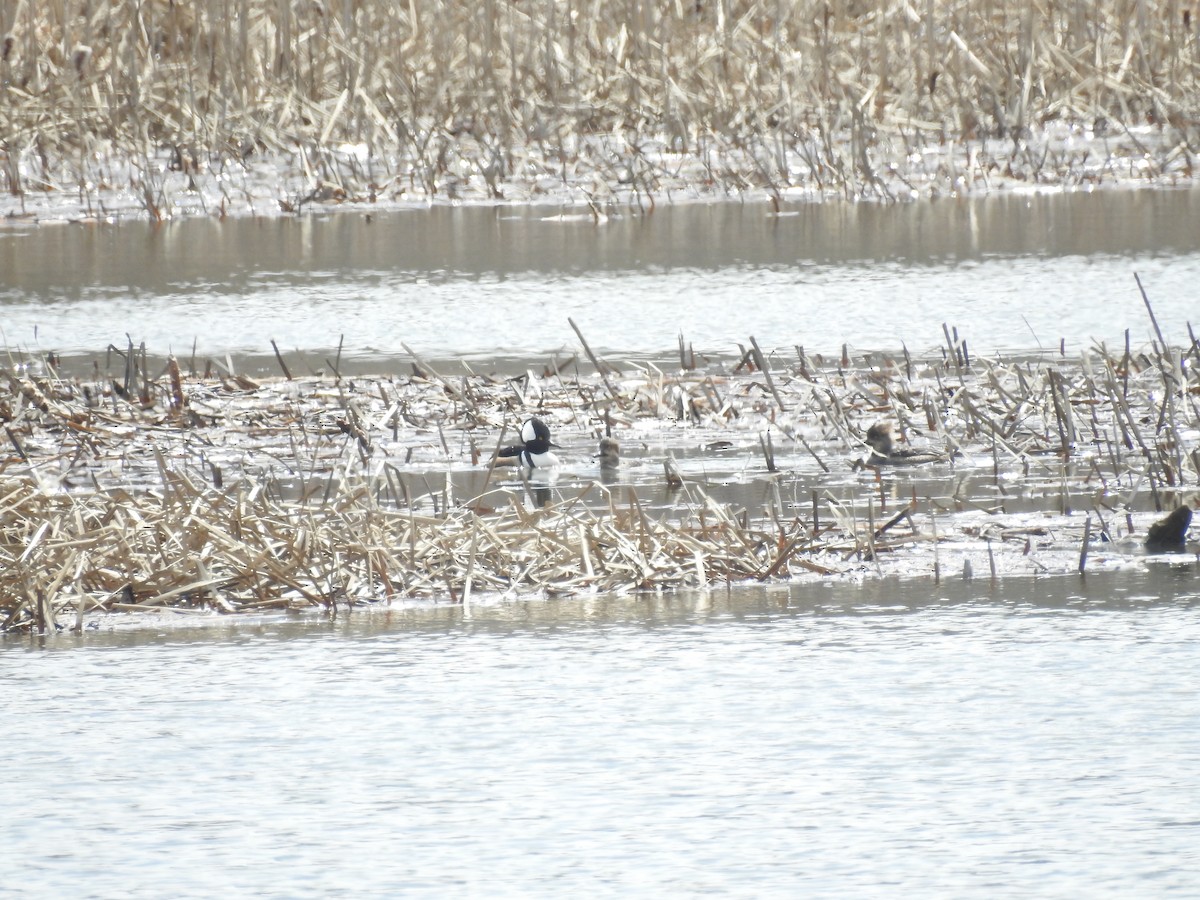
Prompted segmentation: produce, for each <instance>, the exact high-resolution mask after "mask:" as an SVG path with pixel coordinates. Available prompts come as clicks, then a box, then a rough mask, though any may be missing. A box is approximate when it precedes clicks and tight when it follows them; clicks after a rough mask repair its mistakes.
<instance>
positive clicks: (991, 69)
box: [0, 0, 1200, 207]
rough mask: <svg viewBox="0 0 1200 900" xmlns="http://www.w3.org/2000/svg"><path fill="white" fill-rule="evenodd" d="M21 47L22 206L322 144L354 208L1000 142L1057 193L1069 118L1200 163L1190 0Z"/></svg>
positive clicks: (857, 4)
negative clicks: (1027, 141)
mask: <svg viewBox="0 0 1200 900" xmlns="http://www.w3.org/2000/svg"><path fill="white" fill-rule="evenodd" d="M0 34H2V35H3V37H2V38H0V40H2V42H3V43H2V45H0V108H2V109H3V115H0V155H2V159H0V161H2V162H6V163H7V164H6V165H0V186H2V187H3V188H4V189H5V190H7V191H9V192H14V193H15V192H23V191H34V190H37V189H39V188H47V187H51V186H53V187H56V188H57V187H61V186H62V183H63V182H64V181H69V180H70V177H71V176H72V175H73V176H74V177H75V178H76V179H78V180H79V181H81V182H87V183H88V184H92V183H95V182H96V181H97V179H101V180H102V179H103V178H104V177H105V175H106V174H107V175H113V172H112V171H111V167H108V168H106V167H105V165H104V161H105V160H106V159H111V158H112V157H113V156H114V155H115V156H118V157H127V158H132V159H134V160H137V159H139V158H140V159H143V160H145V161H147V163H146V165H147V167H148V165H149V163H148V160H149V159H150V154H152V153H153V152H155V151H157V150H161V149H162V148H168V149H169V151H170V153H171V154H172V159H171V162H172V164H173V165H174V166H175V167H176V168H177V169H179V170H181V171H183V172H185V173H187V174H189V175H190V174H191V173H194V172H199V171H208V170H212V171H224V168H225V167H226V166H228V165H236V164H239V163H241V162H244V161H246V160H248V159H251V158H256V157H260V156H262V155H270V154H295V153H299V154H301V155H302V158H303V162H302V166H303V167H304V169H305V171H306V172H308V173H309V174H311V175H312V176H313V178H314V179H319V180H323V181H324V182H326V183H328V184H329V185H331V187H329V196H331V197H336V192H337V191H339V190H341V191H347V190H353V191H357V192H359V193H361V194H362V195H363V196H364V197H374V196H377V194H378V192H380V191H387V190H395V189H397V188H398V186H399V187H403V188H405V189H407V190H410V191H413V192H420V193H422V194H424V195H429V196H434V195H442V196H445V195H447V194H449V195H454V194H455V193H456V192H457V191H458V190H459V189H460V186H461V185H462V184H464V183H467V182H474V183H476V184H477V185H480V186H481V187H480V190H486V191H487V192H488V193H490V194H491V195H492V196H495V197H499V196H501V195H502V194H503V192H504V190H505V186H506V185H509V184H512V183H514V182H517V183H528V184H534V185H537V184H539V182H554V181H556V180H557V181H565V182H570V183H574V184H577V185H578V186H579V187H580V189H581V190H584V191H586V192H587V193H588V194H589V196H591V195H596V194H599V195H603V194H604V193H605V191H606V190H607V191H613V190H619V189H621V188H625V189H628V190H633V191H635V192H637V193H639V194H646V195H650V196H653V195H654V193H655V192H656V190H657V189H658V188H659V186H660V185H661V184H662V183H663V182H664V181H665V180H668V179H669V178H670V176H672V175H673V174H677V172H676V171H675V170H676V169H678V168H680V167H682V166H683V161H684V160H687V161H688V162H689V163H690V164H691V166H692V167H691V168H689V169H688V172H687V180H690V181H691V182H694V183H703V184H702V185H701V187H702V188H706V189H713V190H722V191H726V192H734V191H740V190H743V189H745V188H749V187H757V188H765V189H767V190H769V191H772V192H775V193H776V194H778V193H779V192H780V191H782V190H783V189H785V188H788V187H792V186H796V185H805V186H809V187H813V188H815V189H818V190H822V189H824V190H836V191H840V192H844V193H847V194H859V195H879V196H891V195H892V193H893V187H894V186H895V185H897V184H898V183H899V182H897V180H896V179H897V178H899V179H900V182H903V181H904V179H905V172H907V171H909V168H908V166H909V164H910V163H911V160H908V157H910V156H911V155H913V154H919V153H922V152H924V151H925V150H926V149H927V148H929V147H930V146H933V147H937V146H945V145H956V144H959V143H961V142H964V141H972V140H979V139H996V140H1004V141H1013V142H1014V145H1015V146H1014V151H1013V153H1012V154H1010V155H1009V156H1008V157H1006V161H1005V162H1004V163H1003V165H1006V166H1008V167H1009V168H1013V167H1015V168H1017V169H1021V170H1023V172H1024V174H1023V177H1025V176H1027V177H1030V178H1038V177H1041V178H1051V177H1054V176H1055V175H1056V174H1057V175H1058V176H1061V175H1062V174H1063V171H1062V170H1064V168H1067V167H1069V164H1070V161H1064V160H1055V159H1054V158H1049V159H1047V158H1045V156H1044V155H1041V154H1038V153H1033V152H1030V154H1029V155H1028V157H1027V158H1022V157H1021V154H1020V152H1019V149H1020V147H1019V145H1020V142H1021V141H1022V140H1023V139H1024V138H1025V137H1027V136H1028V135H1030V134H1031V133H1034V132H1036V131H1038V130H1039V129H1042V128H1044V127H1046V126H1048V125H1051V124H1053V123H1061V122H1067V123H1071V124H1072V125H1073V126H1079V127H1080V128H1082V129H1086V130H1087V133H1088V134H1099V135H1101V136H1103V135H1104V134H1110V135H1114V136H1128V130H1129V129H1131V128H1134V127H1135V126H1136V127H1142V126H1146V125H1152V126H1154V128H1155V130H1156V131H1157V132H1158V133H1159V134H1160V135H1161V136H1162V140H1161V147H1159V145H1158V143H1157V142H1156V144H1155V147H1156V149H1155V152H1154V153H1153V154H1152V156H1153V157H1154V158H1153V159H1152V160H1151V162H1150V168H1151V174H1153V173H1154V172H1155V171H1161V170H1164V169H1166V168H1170V167H1173V171H1179V172H1182V173H1183V174H1184V175H1185V176H1186V177H1191V175H1192V163H1193V157H1194V156H1195V153H1196V150H1197V148H1198V147H1200V79H1198V73H1200V15H1197V14H1196V11H1195V10H1193V9H1192V6H1191V5H1190V4H1189V3H1188V2H1183V0H1157V2H1156V0H1119V2H1115V3H1108V4H1096V3H1091V2H1084V0H1031V2H1028V3H1024V4H1019V5H1017V6H1014V5H1012V4H1008V3H1003V2H998V0H996V2H982V3H979V2H970V3H969V2H965V0H957V2H941V0H938V2H934V0H928V2H921V0H911V2H910V0H899V2H887V3H883V4H868V3H865V2H861V0H833V2H813V0H805V2H796V3H780V2H768V0H760V2H747V0H712V2H710V0H686V2H683V0H675V2H658V3H650V2H645V0H624V2H615V3H614V2H600V0H591V2H583V0H565V2H563V0H533V2H520V3H518V2H512V0H509V2H503V0H500V2H498V0H483V2H480V3H474V4H472V3H450V2H445V0H411V2H409V3H404V4H391V3H383V2H378V0H360V2H350V0H345V2H335V0H330V2H327V3H326V2H321V0H303V2H293V0H207V2H198V3H177V2H171V0H143V2H135V0H99V2H97V0H59V2H54V3H41V2H33V0H16V2H9V3H5V4H2V5H0ZM348 144H349V145H354V148H353V150H354V152H353V153H351V154H349V155H347V154H345V153H342V154H339V153H338V152H337V148H338V147H339V146H341V147H343V149H344V145H348ZM1129 146H1130V147H1131V148H1132V150H1133V151H1137V149H1138V146H1139V139H1137V138H1135V139H1134V140H1133V143H1132V144H1131V145H1129ZM1142 149H1148V148H1145V147H1143V148H1142ZM1039 156H1041V158H1038V157H1039ZM996 166H997V167H999V166H1000V163H997V164H996ZM940 174H943V175H945V176H948V177H953V175H954V171H953V169H947V170H946V171H945V172H944V173H940ZM147 187H148V188H151V189H152V188H153V185H147ZM147 205H148V206H151V207H152V206H153V205H154V198H153V197H149V198H148V200H147Z"/></svg>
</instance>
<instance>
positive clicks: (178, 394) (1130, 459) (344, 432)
mask: <svg viewBox="0 0 1200 900" xmlns="http://www.w3.org/2000/svg"><path fill="white" fill-rule="evenodd" d="M580 338H581V342H582V343H583V347H584V350H585V352H586V353H587V355H588V356H589V357H592V359H593V361H594V362H595V363H596V365H597V367H598V372H597V373H596V374H579V373H578V372H576V373H575V374H570V373H569V372H568V371H566V368H567V367H565V366H556V367H548V368H547V369H546V371H544V372H541V373H535V372H532V371H531V372H528V373H526V375H525V376H523V377H520V378H512V379H506V378H495V377H489V376H481V375H468V376H455V377H450V376H445V375H442V374H439V373H437V372H435V371H433V370H432V369H431V368H430V367H429V366H428V364H427V363H425V362H424V361H421V360H419V359H417V361H416V362H415V364H414V370H415V374H414V375H413V376H412V377H409V378H395V377H389V378H365V377H355V378H353V379H350V378H346V377H333V376H329V377H324V378H317V377H314V378H308V379H298V380H297V379H292V378H291V377H290V373H289V375H288V376H287V377H284V378H279V379H269V380H267V379H261V380H259V381H255V380H253V379H250V378H248V377H246V376H244V375H237V374H233V373H230V372H228V371H220V369H219V367H215V364H210V372H209V373H207V374H196V373H188V374H186V375H185V374H184V373H182V372H180V371H179V367H178V364H177V363H176V362H175V361H174V360H171V362H170V363H169V365H168V366H167V367H166V368H165V369H164V371H162V372H161V373H157V374H156V373H151V372H150V371H149V370H148V369H147V367H146V359H145V354H144V351H143V352H142V353H139V352H137V351H134V350H133V348H132V347H130V348H129V349H128V351H127V352H124V353H122V354H121V356H123V357H124V360H125V363H126V364H125V365H124V366H123V368H122V369H121V371H119V372H117V373H116V374H114V375H111V376H107V377H105V378H93V379H90V380H88V379H78V378H66V377H60V376H58V375H57V374H56V373H55V372H54V371H53V370H52V369H50V370H47V371H46V372H45V373H44V374H36V373H37V371H38V370H37V366H35V365H31V366H24V365H21V366H15V367H12V368H9V369H6V370H3V372H2V373H0V422H3V424H4V427H5V432H6V433H5V437H6V439H7V441H8V443H9V448H10V452H9V454H8V456H7V457H6V458H4V459H0V568H2V569H3V570H4V573H5V577H4V578H3V579H2V580H0V629H4V630H13V629H30V628H47V627H52V626H53V625H54V624H55V623H58V624H63V623H64V622H67V621H70V620H71V619H72V618H74V619H75V621H76V622H77V623H78V622H81V621H82V617H83V616H84V615H85V614H86V613H88V612H91V611H93V610H122V609H142V610H144V609H155V608H161V607H164V606H169V607H173V608H177V609H183V608H205V609H207V608H213V609H217V610H222V611H226V612H234V611H246V610H262V609H280V608H288V609H294V608H306V607H318V608H336V606H337V605H338V604H339V603H359V602H375V601H391V600H394V599H395V600H399V599H405V598H434V599H439V600H445V599H447V598H449V599H452V600H455V601H457V602H466V603H469V602H470V598H471V595H472V593H474V594H475V595H477V596H478V595H479V594H486V595H488V596H492V597H494V596H496V595H506V596H527V595H530V594H535V595H545V594H550V593H568V594H570V593H577V592H582V591H591V590H638V589H663V588H668V589H669V588H673V587H679V586H684V585H708V584H713V583H721V582H728V581H736V580H741V579H762V580H766V579H774V578H795V577H811V578H828V577H832V576H836V575H849V576H851V577H861V576H862V575H863V574H864V573H867V574H868V575H871V574H874V575H879V574H889V573H890V574H908V575H918V576H926V577H928V576H929V575H933V576H934V577H935V578H937V577H941V574H942V573H943V572H946V573H951V572H952V571H953V572H954V573H955V574H957V572H956V571H955V570H957V569H958V568H959V567H960V566H961V568H962V569H963V570H964V574H969V573H970V571H971V569H972V567H973V568H974V570H975V571H978V572H982V571H986V568H985V567H987V566H991V567H992V572H993V577H995V575H996V571H997V557H998V556H1000V555H1002V554H1008V556H1009V557H1011V559H1009V560H1008V561H1007V562H1005V561H1004V560H1001V561H1000V564H999V569H1000V574H1001V575H1004V574H1008V573H1011V572H1015V571H1020V572H1026V573H1027V572H1041V571H1065V570H1070V569H1073V568H1075V567H1076V564H1077V565H1078V567H1079V568H1080V569H1082V568H1083V566H1084V565H1085V562H1086V556H1085V555H1078V554H1079V553H1080V548H1081V547H1082V549H1084V550H1086V548H1087V546H1088V536H1089V535H1091V536H1097V537H1098V536H1105V537H1109V538H1112V539H1118V538H1120V537H1122V535H1124V534H1128V533H1132V532H1133V531H1134V530H1135V529H1134V520H1133V511H1134V510H1135V507H1136V501H1138V499H1139V498H1141V501H1142V503H1143V505H1146V503H1147V502H1148V503H1149V505H1152V506H1153V507H1154V508H1156V509H1163V508H1170V507H1173V506H1174V505H1176V504H1177V503H1178V502H1181V501H1186V500H1187V499H1188V497H1189V492H1194V491H1195V490H1196V486H1197V485H1198V484H1200V474H1198V473H1200V450H1198V449H1197V443H1198V440H1197V438H1198V435H1200V408H1198V404H1197V400H1198V397H1200V379H1198V378H1197V375H1196V372H1197V366H1198V365H1200V344H1198V343H1197V342H1196V341H1195V340H1194V338H1193V340H1192V342H1191V344H1190V345H1187V346H1184V347H1169V346H1168V345H1167V344H1166V343H1165V342H1160V341H1155V342H1153V343H1152V345H1151V346H1150V348H1148V349H1146V350H1143V351H1137V352H1135V351H1132V350H1130V349H1129V347H1128V346H1127V347H1126V348H1124V350H1123V351H1120V352H1115V353H1114V352H1110V351H1109V350H1108V349H1107V348H1104V347H1095V348H1092V349H1091V350H1089V351H1087V352H1085V353H1083V354H1081V355H1080V357H1079V358H1078V359H1069V358H1066V357H1061V356H1060V357H1055V358H1051V359H1048V360H1047V359H1043V360H1040V361H1034V360H1018V359H1011V360H1002V359H989V360H980V359H975V358H972V357H971V355H970V352H969V348H968V346H967V343H966V341H965V340H963V339H961V338H960V337H959V335H958V334H957V332H956V331H954V330H952V329H949V328H947V329H946V346H945V347H944V348H943V351H942V354H941V357H940V358H934V359H927V360H913V359H911V358H910V357H909V356H908V354H907V353H905V354H903V355H896V356H891V357H889V356H886V355H880V354H869V355H858V354H851V353H850V352H849V351H848V349H846V348H844V349H843V352H842V354H841V355H839V356H834V357H832V358H822V357H820V356H814V355H810V354H807V353H806V352H805V351H804V350H803V348H795V356H794V358H793V359H792V361H790V362H785V361H784V360H782V359H781V358H776V357H773V356H772V357H768V356H766V355H764V354H763V352H762V351H761V349H760V348H759V345H758V342H757V341H755V340H754V339H753V338H752V339H751V341H750V343H749V345H748V347H747V348H746V350H745V352H744V353H743V355H742V356H741V358H740V360H738V361H737V364H736V365H734V364H733V361H730V363H729V364H728V365H723V366H714V367H710V368H708V369H705V370H699V369H696V368H694V367H693V360H692V357H691V354H690V353H688V352H685V350H684V345H683V342H682V341H681V353H680V361H681V366H680V368H679V369H678V370H677V371H674V372H670V373H666V372H663V371H661V370H660V369H658V368H656V367H653V366H643V367H640V368H639V367H631V366H626V370H625V371H624V372H619V371H617V370H616V369H615V368H613V367H611V366H609V364H607V363H606V362H605V361H603V360H600V359H596V358H595V357H594V355H593V354H592V353H591V351H590V349H589V348H588V347H587V345H586V342H583V341H582V335H580ZM280 363H281V366H283V367H286V362H285V361H284V360H283V358H282V357H281V358H280ZM213 367H215V368H216V369H217V370H218V371H217V374H216V375H213V374H212V372H211V369H212V368H213ZM285 371H286V369H285ZM532 413H536V414H538V415H540V416H542V417H543V418H545V419H546V420H547V421H549V422H551V423H552V425H553V426H554V427H555V429H556V434H557V435H558V436H559V439H560V440H564V441H566V442H568V443H571V442H574V444H575V445H576V448H577V450H578V449H579V447H580V445H585V446H586V449H583V450H582V452H583V453H590V452H591V451H592V448H594V444H593V443H592V441H593V440H594V437H595V436H596V435H598V434H600V433H601V432H602V430H603V428H604V427H606V426H611V427H614V428H615V431H616V433H617V434H618V436H622V437H626V436H637V438H638V440H639V441H647V442H649V443H651V444H653V443H654V442H655V441H656V440H657V439H659V438H664V439H665V440H666V443H660V444H659V446H664V447H666V448H667V449H666V450H664V451H663V452H662V454H661V455H660V456H657V457H655V458H654V460H652V462H653V463H654V464H655V465H658V464H660V463H661V464H665V466H666V469H667V475H668V476H670V477H671V478H672V479H675V478H679V479H680V480H681V481H683V482H684V484H683V487H682V490H681V491H680V493H679V494H678V495H677V496H678V500H677V502H676V503H674V504H673V505H671V506H669V507H668V508H666V509H651V508H649V506H648V505H646V504H644V503H643V501H642V499H641V498H640V497H639V494H638V491H637V487H636V485H635V484H632V483H629V482H626V483H625V484H623V485H622V486H618V487H611V488H610V487H606V486H604V485H601V484H599V483H596V482H594V481H593V480H591V479H589V478H582V479H575V480H573V481H572V482H571V483H570V485H569V486H568V487H566V488H564V489H561V490H557V491H556V495H557V499H555V500H554V502H551V503H548V504H546V505H544V506H541V507H539V506H538V505H537V504H535V503H532V502H530V498H532V497H533V496H534V494H535V493H536V492H535V491H531V490H530V489H529V487H530V486H529V485H521V484H519V483H513V482H511V481H510V482H506V483H505V484H507V486H506V487H502V489H501V490H499V491H497V490H496V489H495V487H494V486H493V489H492V491H491V492H490V493H488V492H486V491H485V492H484V493H483V494H481V495H480V496H477V497H456V496H453V495H452V494H451V493H450V492H449V491H448V490H447V489H445V488H443V489H442V491H441V492H440V493H441V497H440V502H439V498H438V496H437V495H438V493H439V492H438V491H436V490H432V491H431V492H430V493H431V495H432V500H433V502H432V503H430V502H428V501H429V500H430V499H431V498H430V497H418V496H413V494H412V492H411V491H410V488H409V487H408V486H407V484H406V483H405V481H404V479H403V478H402V477H401V476H402V475H403V473H404V471H405V470H406V469H408V470H412V469H413V468H414V467H417V466H418V465H420V466H424V468H425V469H426V470H428V469H430V468H433V469H435V470H437V469H439V468H440V469H441V470H442V471H445V470H446V469H447V468H454V467H460V468H462V467H466V466H471V465H474V466H477V467H485V466H486V464H487V463H486V461H487V459H488V458H490V455H491V451H492V449H493V448H494V447H495V446H496V445H497V443H498V442H499V441H501V440H503V435H504V434H505V433H507V434H508V435H511V434H512V433H513V431H512V426H514V425H515V424H516V423H518V422H519V421H520V420H521V419H522V418H523V417H524V416H526V415H529V414H532ZM884 418H886V419H890V420H892V421H894V422H895V423H896V425H897V429H898V432H899V435H900V437H901V439H902V440H907V441H908V442H909V445H911V446H930V447H934V448H936V449H938V450H940V451H945V452H947V453H954V454H959V455H958V456H957V460H958V462H956V461H955V459H956V458H955V457H953V456H951V457H950V458H949V459H948V460H947V461H945V462H942V463H937V464H935V465H936V466H940V467H941V468H940V469H938V471H939V472H940V473H942V474H941V475H940V476H939V477H940V478H941V479H942V480H943V481H944V483H945V487H944V488H943V489H941V490H939V491H936V492H930V493H927V494H926V495H925V496H918V495H917V493H916V489H915V488H906V486H905V482H904V480H903V472H899V473H895V474H892V473H887V474H880V473H879V472H876V471H874V470H870V469H867V470H860V471H857V472H856V471H853V470H852V469H851V468H850V467H849V466H848V465H847V461H848V458H850V457H855V456H860V457H861V456H863V455H865V454H864V453H863V444H862V437H863V434H864V432H865V431H866V428H867V427H868V426H869V425H870V424H872V423H874V422H876V421H878V420H879V419H884ZM681 435H683V436H685V437H683V438H682V439H681V437H680V436H681ZM564 436H566V437H564ZM714 438H732V439H734V440H735V441H741V443H742V445H743V446H744V447H753V448H754V449H752V450H747V451H745V453H753V454H754V457H755V462H754V466H755V468H756V470H757V471H758V472H759V473H761V475H760V477H761V478H762V479H763V480H764V482H766V483H768V484H773V485H775V487H776V490H775V492H774V495H773V496H774V499H773V501H772V502H769V503H767V504H766V506H765V508H764V509H762V510H761V511H759V510H755V511H753V512H752V511H750V510H747V509H735V508H729V507H727V506H723V505H721V504H719V503H716V502H714V501H713V500H712V499H711V498H710V497H709V496H707V494H706V493H705V490H704V484H703V482H704V479H703V478H701V477H699V476H698V475H697V474H696V473H695V471H694V470H693V469H689V468H688V467H687V464H686V461H684V460H682V459H681V460H679V462H678V464H676V462H675V461H674V460H672V459H671V451H670V446H672V445H671V444H670V441H674V442H675V443H674V445H673V446H677V447H678V446H682V444H681V443H680V441H681V440H683V441H686V442H688V443H702V442H710V441H712V439H714ZM414 453H415V456H414ZM745 453H744V454H743V455H745ZM760 455H761V459H759V456H760ZM966 465H970V467H971V469H972V471H974V472H975V474H976V475H978V473H979V472H980V471H983V472H984V473H986V472H988V471H989V470H990V471H991V473H992V480H991V481H992V483H991V485H990V487H991V488H992V490H991V492H990V493H989V495H988V496H986V497H980V496H966V495H964V494H963V493H962V492H961V491H960V489H959V487H958V486H955V478H954V475H955V467H956V466H958V467H962V466H966ZM662 471H663V470H662V469H661V468H660V469H659V472H662ZM886 471H887V470H885V472H886ZM800 474H804V476H805V477H806V478H809V479H810V480H811V482H812V483H813V484H815V485H817V487H814V489H813V490H812V492H811V505H809V503H808V499H809V498H808V497H807V496H806V497H805V498H804V500H805V502H804V503H791V504H785V503H783V502H782V501H781V499H780V498H781V497H782V493H781V492H780V490H778V488H779V486H780V485H786V484H788V480H789V479H790V478H793V477H794V476H798V475H800ZM1013 476H1019V479H1018V480H1016V481H1014V479H1013ZM646 477H647V476H645V475H643V476H642V484H643V491H644V490H645V481H646ZM657 477H658V478H660V479H661V478H662V477H663V476H662V475H659V476H657ZM488 478H489V480H491V479H492V475H490V474H489V476H488ZM635 480H636V479H635ZM495 481H496V482H499V481H500V477H499V476H498V475H497V476H496V477H495ZM914 483H915V482H914ZM821 485H828V486H830V487H832V486H841V487H842V488H845V489H846V491H848V495H847V493H846V491H843V493H842V495H841V496H837V495H835V494H834V493H832V492H829V491H825V492H823V491H822V489H821V487H820V486H821ZM906 489H910V490H911V491H912V494H911V496H906V495H905V494H904V493H903V491H905V490H906ZM1017 495H1025V496H1026V497H1028V496H1035V497H1041V498H1042V499H1041V500H1040V501H1039V502H1041V503H1042V504H1043V508H1042V510H1041V513H1040V514H1039V515H1036V516H1029V515H1025V516H1012V515H1008V514H1007V513H1006V509H1005V505H1006V502H1008V501H1010V500H1013V499H1015V498H1016V496H1017ZM1080 496H1082V497H1084V498H1086V501H1085V503H1084V504H1083V507H1084V508H1081V510H1080V511H1081V512H1085V513H1086V521H1085V522H1083V523H1080V522H1079V521H1078V517H1076V518H1074V519H1072V518H1071V517H1070V516H1069V513H1070V512H1071V509H1070V506H1071V503H1072V502H1078V501H1077V500H1076V501H1072V500H1071V497H1076V498H1078V497H1080ZM1093 521H1094V524H1093ZM1014 560H1015V562H1014ZM885 566H886V567H887V568H886V569H885V568H884V567H885Z"/></svg>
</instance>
